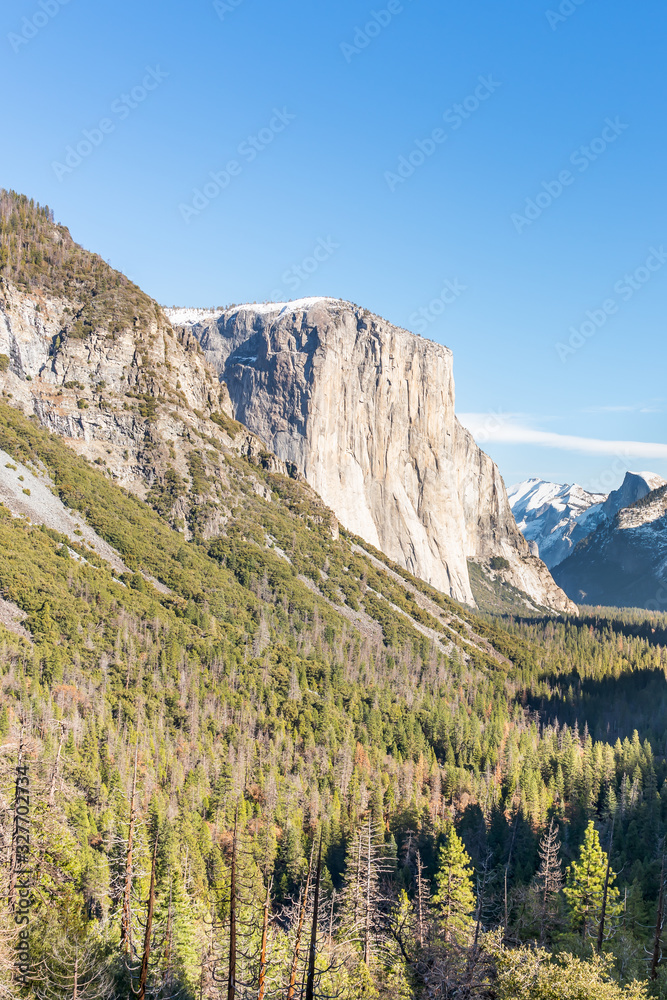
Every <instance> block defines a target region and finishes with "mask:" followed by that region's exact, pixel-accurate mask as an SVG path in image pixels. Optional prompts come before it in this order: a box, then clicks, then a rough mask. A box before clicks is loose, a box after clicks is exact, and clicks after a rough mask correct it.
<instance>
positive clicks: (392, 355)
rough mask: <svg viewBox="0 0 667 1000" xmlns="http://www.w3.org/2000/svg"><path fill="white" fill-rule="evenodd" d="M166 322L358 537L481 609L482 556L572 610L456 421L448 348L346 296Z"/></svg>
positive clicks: (548, 603)
mask: <svg viewBox="0 0 667 1000" xmlns="http://www.w3.org/2000/svg"><path fill="white" fill-rule="evenodd" d="M167 316H168V317H169V319H170V321H171V323H172V324H173V326H174V328H175V329H176V330H177V331H178V332H179V336H181V337H184V336H187V335H188V334H190V333H191V334H193V335H194V336H195V337H196V338H197V340H198V341H199V343H200V344H201V347H202V349H203V351H204V355H205V357H206V358H207V360H208V361H209V362H210V363H211V364H212V365H213V366H214V367H215V368H216V370H217V371H218V373H219V374H220V377H221V379H222V381H223V382H224V383H225V385H226V386H227V390H228V392H229V397H230V400H231V406H232V412H233V415H234V417H235V418H236V419H237V420H238V421H240V422H241V423H242V424H244V425H245V426H246V427H247V428H248V429H249V430H251V431H252V432H253V433H254V434H256V435H257V436H258V437H260V438H261V439H262V440H263V441H265V442H266V444H267V446H268V447H269V448H270V449H271V451H273V452H274V453H275V455H276V456H277V457H278V458H279V459H280V460H282V461H284V462H285V463H287V464H288V466H291V467H293V468H294V469H295V470H297V471H298V472H300V473H301V474H302V475H303V476H304V477H305V478H306V480H307V481H308V483H310V485H311V486H312V487H313V488H314V489H315V490H316V492H317V493H318V494H319V495H320V496H321V497H322V499H323V500H324V502H325V503H326V504H327V505H328V506H329V507H331V509H332V510H333V511H334V513H335V514H336V516H337V517H338V518H339V520H340V522H341V523H342V524H343V525H344V526H345V527H346V528H348V529H349V530H350V531H352V532H354V533H356V534H358V535H359V536H360V537H362V538H363V539H364V540H365V541H367V542H369V543H370V544H372V545H374V546H376V547H377V548H378V549H380V550H381V551H382V552H384V553H385V554H386V555H388V556H389V557H390V558H392V559H393V560H395V561H396V562H397V563H399V564H400V565H402V566H404V567H405V568H406V569H408V570H410V572H412V573H413V574H415V575H416V576H419V577H421V578H422V579H424V580H426V581H427V582H428V583H430V584H432V585H433V586H435V587H437V588H438V589H440V590H442V591H444V592H445V593H448V594H450V595H451V596H453V597H455V598H456V599H457V600H459V601H463V602H467V603H473V593H472V588H471V584H470V576H469V570H468V563H469V561H471V562H474V563H478V564H481V565H482V566H483V567H484V569H485V570H486V571H487V573H489V574H491V575H494V574H498V575H500V576H501V577H502V580H503V582H505V583H508V584H510V585H511V586H513V587H515V588H517V589H519V590H522V591H523V592H524V593H526V594H527V595H528V596H529V597H530V599H531V601H532V602H534V604H535V605H536V606H540V607H548V608H551V609H554V610H557V611H573V610H574V606H573V605H572V603H571V602H570V601H569V600H568V598H567V597H566V596H565V595H564V594H563V592H562V591H561V590H560V589H559V588H558V587H557V586H556V585H555V584H554V582H553V579H552V578H551V576H550V574H549V571H548V570H547V568H546V566H545V565H544V564H543V563H542V562H541V561H540V560H539V559H538V558H536V557H535V556H534V555H532V554H531V551H530V548H529V545H528V543H527V542H526V540H525V539H524V538H523V536H522V535H521V533H520V532H519V530H518V528H517V526H516V523H515V521H514V517H513V515H512V512H511V510H510V507H509V503H508V499H507V494H506V491H505V486H504V484H503V481H502V478H501V476H500V473H499V471H498V469H497V467H496V466H495V465H494V463H493V462H492V461H491V459H490V458H489V457H488V456H487V455H485V454H484V452H482V451H481V449H480V448H479V447H478V446H477V444H476V443H475V441H474V439H473V438H472V436H471V434H470V433H469V432H468V431H467V430H465V429H464V428H463V427H462V426H461V424H460V423H459V422H458V420H457V418H456V415H455V401H454V378H453V359H452V353H451V351H450V350H449V349H448V348H446V347H443V346H441V345H439V344H435V343H433V342H431V341H429V340H424V339H422V338H420V337H417V336H415V335H413V334H411V333H409V332H407V331H406V330H402V329H399V328H397V327H395V326H392V325H391V324H390V323H388V322H386V321H385V320H383V319H381V318H380V317H378V316H375V315H373V314H371V313H369V312H368V311H367V310H365V309H361V308H359V307H357V306H354V305H351V304H350V303H347V302H342V301H339V300H335V299H305V300H300V301H297V302H292V303H287V304H284V305H281V304H277V305H258V306H241V307H235V308H233V309H230V310H226V311H223V312H215V313H207V312H205V311H202V310H167Z"/></svg>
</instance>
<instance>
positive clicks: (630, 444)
mask: <svg viewBox="0 0 667 1000" xmlns="http://www.w3.org/2000/svg"><path fill="white" fill-rule="evenodd" d="M458 418H459V420H460V421H461V423H462V424H463V426H464V427H467V428H468V430H469V431H470V433H471V434H472V435H473V437H479V438H480V439H483V441H484V442H490V441H494V442H500V443H503V444H529V445H535V446H537V447H541V448H559V449H560V450H561V451H578V452H583V453H585V454H587V455H623V456H627V457H628V458H663V459H667V444H661V443H658V442H653V441H605V440H602V439H600V438H589V437H579V436H578V435H575V434H557V433H555V432H554V431H541V430H536V429H535V428H533V427H529V426H527V425H526V424H524V423H520V422H518V421H517V420H516V419H515V418H514V417H512V416H507V415H505V416H504V418H503V419H498V418H497V417H496V416H495V415H494V414H488V413H459V414H458Z"/></svg>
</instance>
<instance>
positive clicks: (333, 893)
mask: <svg viewBox="0 0 667 1000" xmlns="http://www.w3.org/2000/svg"><path fill="white" fill-rule="evenodd" d="M335 902H336V890H335V889H334V890H333V892H332V893H331V910H330V912H329V942H328V943H329V951H331V946H332V944H333V918H334V905H335Z"/></svg>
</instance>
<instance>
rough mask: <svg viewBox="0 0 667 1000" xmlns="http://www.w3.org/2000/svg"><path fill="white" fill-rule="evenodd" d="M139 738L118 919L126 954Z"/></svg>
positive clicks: (129, 950)
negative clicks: (120, 911)
mask: <svg viewBox="0 0 667 1000" xmlns="http://www.w3.org/2000/svg"><path fill="white" fill-rule="evenodd" d="M138 751H139V739H138V737H137V739H136V741H135V744H134V773H133V775H132V798H131V800H130V826H129V829H128V832H127V854H126V856H125V884H124V886H123V911H122V915H121V921H120V947H121V950H122V951H124V952H126V953H127V954H128V955H130V954H131V953H132V854H133V845H134V826H135V823H136V820H137V812H136V804H135V799H136V794H137V754H138Z"/></svg>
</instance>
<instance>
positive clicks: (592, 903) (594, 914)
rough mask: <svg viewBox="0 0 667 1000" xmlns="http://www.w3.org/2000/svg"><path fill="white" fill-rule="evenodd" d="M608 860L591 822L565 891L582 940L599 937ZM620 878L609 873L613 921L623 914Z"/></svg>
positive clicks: (609, 915) (608, 909) (609, 914)
mask: <svg viewBox="0 0 667 1000" xmlns="http://www.w3.org/2000/svg"><path fill="white" fill-rule="evenodd" d="M607 867H608V859H607V855H606V853H605V851H603V850H602V846H601V844H600V837H599V834H598V832H597V830H596V829H595V825H594V823H593V821H592V820H591V821H590V822H589V824H588V826H587V828H586V833H585V835H584V842H583V844H582V845H581V849H580V852H579V859H578V861H573V862H572V864H571V865H570V866H569V868H568V870H567V877H566V880H565V886H564V889H563V892H564V893H565V898H566V899H567V901H568V904H569V907H570V921H571V924H572V929H573V930H576V931H580V933H581V936H582V938H586V937H587V936H590V937H596V936H597V933H598V929H599V925H600V920H601V917H602V907H603V902H604V894H605V880H606V877H607ZM615 878H616V875H615V874H614V872H613V871H611V869H610V870H609V884H608V889H607V904H606V916H607V918H613V917H614V916H617V915H618V913H619V912H620V906H619V905H618V898H619V893H618V889H617V888H616V887H615V886H614V884H613V883H614V880H615Z"/></svg>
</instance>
